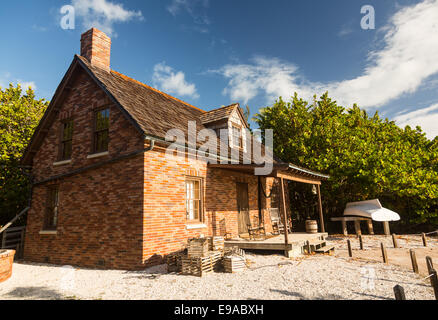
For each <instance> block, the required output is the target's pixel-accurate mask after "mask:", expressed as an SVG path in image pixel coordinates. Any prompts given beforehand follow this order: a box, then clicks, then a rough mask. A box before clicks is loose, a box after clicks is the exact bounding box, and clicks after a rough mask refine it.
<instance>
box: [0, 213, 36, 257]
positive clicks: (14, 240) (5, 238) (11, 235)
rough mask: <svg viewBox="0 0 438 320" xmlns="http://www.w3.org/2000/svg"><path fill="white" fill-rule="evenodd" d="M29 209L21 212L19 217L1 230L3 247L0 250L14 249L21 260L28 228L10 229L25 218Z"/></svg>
mask: <svg viewBox="0 0 438 320" xmlns="http://www.w3.org/2000/svg"><path fill="white" fill-rule="evenodd" d="M29 209H30V208H29V207H27V208H26V209H24V210H23V211H21V212H20V213H19V214H18V215H16V216H15V217H14V218H13V219H12V220H11V221H9V222H8V223H7V224H6V225H5V226H4V227H2V228H1V229H0V235H1V247H0V249H13V250H15V251H16V252H15V256H16V257H18V258H21V257H22V255H23V248H24V233H25V231H26V227H25V226H22V227H14V228H10V227H11V225H12V224H13V223H14V222H15V221H17V220H18V219H19V218H20V217H21V216H23V215H24V214H25V213H26V212H27V211H29Z"/></svg>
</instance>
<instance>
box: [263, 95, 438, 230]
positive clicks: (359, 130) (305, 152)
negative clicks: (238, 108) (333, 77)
mask: <svg viewBox="0 0 438 320" xmlns="http://www.w3.org/2000/svg"><path fill="white" fill-rule="evenodd" d="M254 121H255V122H256V123H257V124H258V125H259V127H260V129H262V130H265V129H274V152H275V153H276V154H277V155H278V156H279V157H280V158H281V159H282V160H284V161H287V162H291V163H294V164H297V165H301V166H304V167H307V168H310V169H313V170H317V171H320V172H324V173H327V174H329V175H330V176H331V179H330V180H329V181H328V182H325V183H323V185H322V193H323V197H324V198H323V200H324V205H325V206H326V208H328V210H329V213H330V215H340V214H342V212H343V209H344V208H345V204H346V203H347V202H350V201H360V200H368V199H375V198H379V199H380V200H381V202H382V203H383V204H384V206H385V207H388V208H390V209H394V210H395V211H397V212H399V213H400V214H401V216H402V221H403V223H405V224H407V225H413V224H423V223H427V224H434V225H436V224H438V138H435V139H434V140H433V141H431V140H428V139H427V138H426V136H425V134H424V133H423V132H422V130H421V128H420V127H416V128H415V129H412V128H410V127H409V126H407V127H406V128H404V129H402V128H400V127H398V126H397V125H396V124H395V123H394V122H393V121H389V120H388V119H382V118H380V117H379V115H378V113H377V112H376V114H374V116H372V117H371V116H369V115H368V114H367V112H366V111H365V110H362V109H360V108H359V107H358V106H357V105H354V106H353V107H352V108H349V109H346V108H344V107H341V106H338V105H337V103H336V101H333V100H332V99H330V98H329V96H328V93H325V94H324V95H323V96H321V97H320V99H319V100H317V99H316V97H315V101H314V104H313V105H309V103H308V102H306V101H304V100H302V99H300V98H298V95H297V94H295V95H294V96H293V97H292V99H291V101H290V102H285V101H283V99H282V98H281V97H280V99H279V100H278V101H276V102H275V104H274V105H273V106H272V107H267V108H264V109H262V110H261V111H260V113H259V114H256V116H255V117H254Z"/></svg>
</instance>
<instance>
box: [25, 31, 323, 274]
mask: <svg viewBox="0 0 438 320" xmlns="http://www.w3.org/2000/svg"><path fill="white" fill-rule="evenodd" d="M110 51H111V40H110V38H108V37H107V36H106V35H105V34H104V33H102V32H101V31H99V30H97V29H91V30H89V31H87V32H85V33H84V34H83V35H82V37H81V55H80V56H78V55H75V56H74V59H73V62H72V63H71V65H70V67H69V69H68V71H67V73H66V74H65V76H64V78H63V79H62V81H61V83H60V84H59V87H58V88H57V90H56V92H55V95H54V97H53V99H52V101H51V103H50V106H49V107H48V109H47V111H46V113H45V115H44V117H43V118H42V120H41V122H40V124H39V126H38V127H37V129H36V132H35V134H34V136H33V137H32V140H31V142H30V144H29V146H28V147H27V149H26V152H25V154H24V156H23V159H22V163H23V164H24V165H27V166H29V167H31V175H32V179H33V190H32V199H31V208H30V210H29V212H28V217H27V227H26V237H25V244H24V259H25V260H28V261H34V262H49V263H53V264H70V265H78V266H84V267H100V268H113V269H127V270H136V269H142V268H144V267H145V266H148V265H153V264H157V263H160V262H161V261H162V258H163V257H164V256H165V255H167V254H169V253H171V252H175V251H178V250H180V249H181V248H183V247H184V245H185V244H186V242H187V239H188V238H191V237H197V236H200V235H204V236H211V235H229V236H231V237H236V236H238V235H239V234H240V233H243V232H245V227H246V225H245V222H247V221H248V220H249V221H251V223H253V224H254V223H261V222H263V223H264V225H265V226H266V228H267V231H270V228H271V226H270V215H269V210H268V209H269V208H271V207H273V206H274V204H273V203H272V202H274V201H276V202H278V199H279V197H274V198H266V196H265V195H267V194H269V193H271V191H272V188H273V185H274V184H276V183H277V182H278V181H281V183H283V179H288V180H294V181H299V182H304V183H310V184H314V185H318V186H319V184H320V183H321V180H324V179H326V178H327V177H326V176H324V175H321V174H318V173H315V172H312V171H310V170H306V169H302V168H299V167H296V166H293V165H290V164H286V163H283V162H281V161H280V160H278V159H276V160H275V163H274V170H273V172H272V173H271V174H269V175H265V176H256V175H255V174H254V168H255V167H257V165H256V164H253V163H251V164H246V165H244V164H242V163H241V162H240V160H239V163H237V164H236V163H234V164H222V163H221V164H210V163H209V162H208V161H207V160H206V159H202V158H200V159H198V158H190V157H188V155H189V153H190V149H189V148H187V149H186V153H185V154H184V156H183V157H181V156H180V155H177V154H174V155H173V156H168V155H166V148H167V147H168V146H169V144H170V142H169V141H167V140H166V139H165V137H166V134H167V132H168V131H169V130H171V129H177V130H180V132H183V133H184V134H185V136H186V137H188V138H189V139H190V132H189V129H188V128H189V127H188V122H193V123H196V125H195V127H196V132H199V131H200V130H202V129H205V128H209V129H212V130H216V131H218V130H219V129H225V130H224V131H225V132H226V133H227V134H228V137H225V139H228V138H229V146H227V150H233V149H234V150H238V152H239V159H242V153H243V150H245V149H246V148H248V146H247V145H246V138H247V137H245V134H246V133H245V130H244V129H245V128H247V126H248V124H247V123H246V121H245V118H244V116H243V114H242V111H241V109H240V107H239V105H238V104H234V105H231V106H227V107H222V108H218V109H216V110H213V111H209V112H206V111H203V110H201V109H198V108H196V107H194V106H191V105H189V104H187V103H185V102H183V101H181V100H179V99H176V98H174V97H171V96H169V95H167V94H165V93H163V92H160V91H158V90H156V89H153V88H151V87H149V86H147V85H145V84H143V83H140V82H138V81H136V80H133V79H131V78H129V77H127V76H125V75H123V74H120V73H118V72H116V71H113V70H111V69H110ZM218 140H219V141H224V140H221V139H218ZM197 147H198V145H197ZM318 190H319V189H318ZM283 195H284V194H283ZM280 196H281V195H280ZM280 198H281V197H280ZM273 199H274V200H273ZM275 199H277V200H275ZM283 199H284V196H283ZM283 203H286V201H283ZM275 206H276V207H278V203H276V204H275ZM284 208H285V207H284ZM283 211H284V209H283ZM242 216H243V217H244V219H243V220H242ZM245 219H246V220H245ZM242 221H243V222H242Z"/></svg>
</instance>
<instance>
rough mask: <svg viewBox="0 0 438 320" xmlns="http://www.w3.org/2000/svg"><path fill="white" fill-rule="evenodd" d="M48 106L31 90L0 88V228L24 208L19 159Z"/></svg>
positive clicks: (23, 177) (25, 184) (26, 190)
mask: <svg viewBox="0 0 438 320" xmlns="http://www.w3.org/2000/svg"><path fill="white" fill-rule="evenodd" d="M47 106H48V102H47V101H45V100H44V99H41V100H37V99H36V98H35V93H34V91H33V90H32V89H31V88H28V89H27V91H26V92H23V90H22V88H21V86H20V85H19V84H18V85H17V86H16V87H14V86H13V85H12V84H10V85H9V88H6V89H2V88H0V168H1V172H0V225H2V224H4V223H6V222H7V221H9V220H10V219H11V218H12V217H14V216H15V215H16V214H17V213H18V212H19V211H20V210H22V209H24V207H26V205H27V199H28V195H29V188H30V185H29V180H28V178H27V177H26V175H25V174H24V173H23V170H22V169H21V168H20V158H21V156H22V155H23V152H24V150H25V148H26V146H27V144H28V143H29V141H30V139H31V137H32V134H33V132H34V130H35V128H36V126H37V125H38V123H39V121H40V119H41V117H42V116H43V114H44V112H45V110H46V109H47Z"/></svg>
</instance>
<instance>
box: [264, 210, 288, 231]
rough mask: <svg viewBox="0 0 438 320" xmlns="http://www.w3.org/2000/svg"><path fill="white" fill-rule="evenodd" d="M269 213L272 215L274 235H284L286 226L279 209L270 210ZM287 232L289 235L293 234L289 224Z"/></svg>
mask: <svg viewBox="0 0 438 320" xmlns="http://www.w3.org/2000/svg"><path fill="white" fill-rule="evenodd" d="M269 212H270V214H271V222H272V229H273V231H274V234H284V224H283V221H282V220H281V217H280V213H279V211H278V208H270V209H269ZM287 231H288V232H289V233H290V232H292V230H291V227H290V225H289V224H288V226H287Z"/></svg>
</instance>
